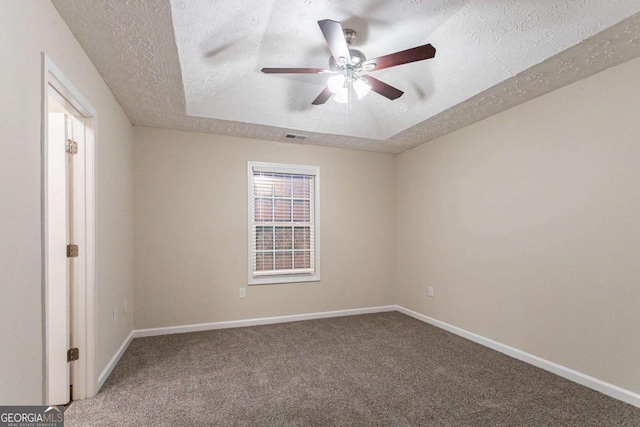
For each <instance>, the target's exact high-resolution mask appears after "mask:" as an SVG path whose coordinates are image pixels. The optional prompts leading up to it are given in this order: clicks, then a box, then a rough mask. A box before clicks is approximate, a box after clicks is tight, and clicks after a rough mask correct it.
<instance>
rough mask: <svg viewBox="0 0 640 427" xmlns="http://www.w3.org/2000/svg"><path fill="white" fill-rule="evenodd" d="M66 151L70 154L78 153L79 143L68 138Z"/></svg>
mask: <svg viewBox="0 0 640 427" xmlns="http://www.w3.org/2000/svg"><path fill="white" fill-rule="evenodd" d="M66 151H67V153H69V154H78V143H77V142H75V141H72V140H70V139H67V144H66Z"/></svg>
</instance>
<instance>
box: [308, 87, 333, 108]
mask: <svg viewBox="0 0 640 427" xmlns="http://www.w3.org/2000/svg"><path fill="white" fill-rule="evenodd" d="M331 95H333V92H331V90H329V88H328V87H325V88H324V90H323V91H322V92H320V95H318V97H317V98H316V99H314V100H313V102H312V103H311V104H312V105H322V104H324V103H325V102H327V101H328V100H329V98H331Z"/></svg>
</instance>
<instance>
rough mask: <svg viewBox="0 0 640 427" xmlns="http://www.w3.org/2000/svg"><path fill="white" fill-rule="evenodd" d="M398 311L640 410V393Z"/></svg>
mask: <svg viewBox="0 0 640 427" xmlns="http://www.w3.org/2000/svg"><path fill="white" fill-rule="evenodd" d="M396 309H397V310H398V311H399V312H400V313H404V314H406V315H408V316H411V317H414V318H416V319H418V320H421V321H423V322H425V323H429V324H431V325H433V326H436V327H438V328H441V329H444V330H445V331H448V332H451V333H453V334H456V335H459V336H461V337H463V338H466V339H468V340H470V341H473V342H476V343H478V344H481V345H483V346H485V347H489V348H491V349H493V350H496V351H499V352H500V353H504V354H506V355H508V356H511V357H513V358H515V359H518V360H521V361H523V362H526V363H529V364H531V365H533V366H537V367H538V368H542V369H544V370H546V371H549V372H552V373H554V374H556V375H559V376H561V377H563V378H566V379H568V380H570V381H573V382H575V383H578V384H580V385H583V386H585V387H588V388H591V389H593V390H596V391H599V392H600V393H603V394H606V395H607V396H610V397H613V398H614V399H618V400H621V401H623V402H626V403H629V404H630V405H633V406H636V407H638V408H640V394H638V393H634V392H632V391H630V390H626V389H624V388H622V387H618V386H616V385H613V384H610V383H607V382H605V381H602V380H599V379H597V378H594V377H591V376H589V375H586V374H583V373H581V372H578V371H574V370H573V369H570V368H567V367H565V366H562V365H558V364H557V363H554V362H551V361H549V360H546V359H543V358H541V357H538V356H534V355H533V354H530V353H527V352H524V351H522V350H518V349H517V348H514V347H510V346H508V345H506V344H502V343H499V342H497V341H493V340H492V339H489V338H485V337H483V336H481V335H478V334H474V333H473V332H469V331H467V330H464V329H462V328H458V327H457V326H453V325H450V324H448V323H445V322H442V321H440V320H436V319H434V318H432V317H429V316H425V315H424V314H420V313H418V312H415V311H413V310H409V309H407V308H404V307H402V306H396Z"/></svg>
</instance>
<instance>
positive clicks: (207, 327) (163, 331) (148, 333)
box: [133, 305, 396, 338]
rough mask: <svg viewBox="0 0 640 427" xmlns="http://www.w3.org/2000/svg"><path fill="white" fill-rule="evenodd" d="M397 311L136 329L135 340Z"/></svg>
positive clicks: (365, 310)
mask: <svg viewBox="0 0 640 427" xmlns="http://www.w3.org/2000/svg"><path fill="white" fill-rule="evenodd" d="M388 311H396V306H395V305H385V306H379V307H365V308H354V309H350V310H336V311H322V312H319V313H307V314H292V315H289V316H276V317H261V318H255V319H244V320H230V321H226V322H213V323H199V324H195V325H183V326H169V327H165V328H151V329H136V330H134V331H133V337H134V338H142V337H153V336H156V335H168V334H183V333H186V332H200V331H211V330H215V329H228V328H244V327H246V326H258V325H272V324H274V323H288V322H299V321H302V320H313V319H326V318H329V317H342V316H355V315H359V314H371V313H383V312H388Z"/></svg>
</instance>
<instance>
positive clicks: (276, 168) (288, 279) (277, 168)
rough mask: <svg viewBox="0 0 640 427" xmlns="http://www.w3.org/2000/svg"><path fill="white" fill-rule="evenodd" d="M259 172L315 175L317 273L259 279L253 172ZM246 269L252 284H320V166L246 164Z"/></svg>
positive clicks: (314, 215)
mask: <svg viewBox="0 0 640 427" xmlns="http://www.w3.org/2000/svg"><path fill="white" fill-rule="evenodd" d="M254 168H257V169H259V170H260V171H262V172H273V173H285V174H301V175H313V176H315V179H314V180H313V183H314V188H313V190H314V203H313V205H314V212H313V217H314V218H313V224H314V241H313V254H314V266H315V271H314V274H302V273H294V274H286V275H269V274H265V273H261V274H260V275H259V276H258V277H256V276H255V275H254V272H253V239H252V236H253V215H254V212H255V210H254V201H255V200H254V197H253V170H254ZM247 224H248V227H247V270H248V284H249V285H272V284H278V283H301V282H318V281H320V167H318V166H305V165H290V164H284V163H266V162H253V161H249V162H247Z"/></svg>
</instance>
